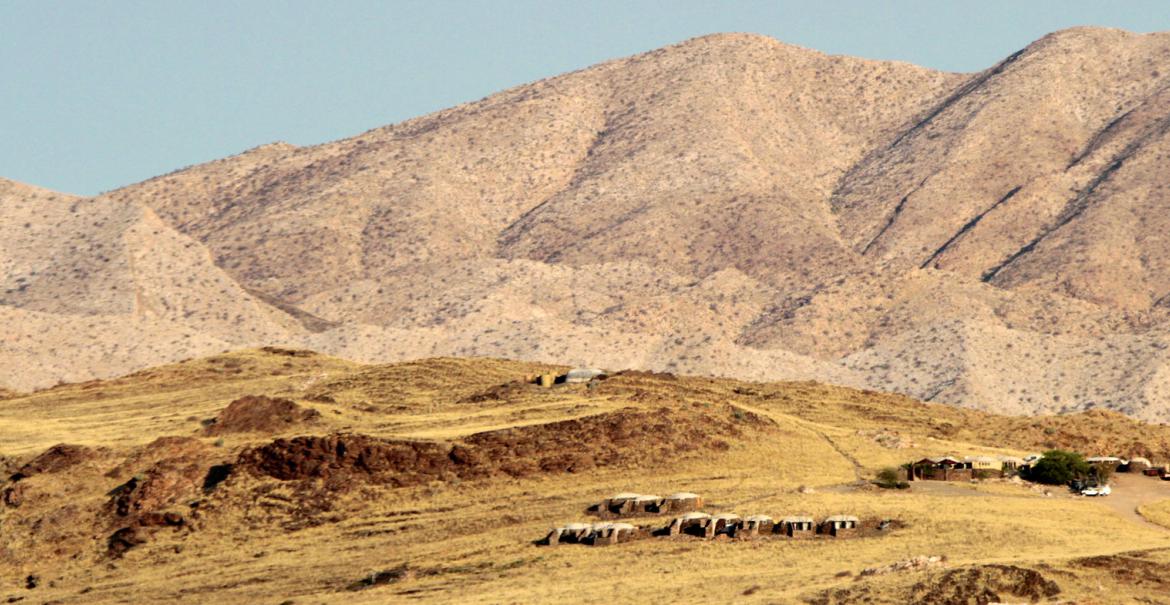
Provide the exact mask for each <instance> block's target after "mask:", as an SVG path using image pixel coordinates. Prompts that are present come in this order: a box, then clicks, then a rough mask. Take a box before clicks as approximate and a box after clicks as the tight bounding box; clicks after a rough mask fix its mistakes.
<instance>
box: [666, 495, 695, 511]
mask: <svg viewBox="0 0 1170 605" xmlns="http://www.w3.org/2000/svg"><path fill="white" fill-rule="evenodd" d="M663 506H664V510H666V511H670V512H672V513H684V512H689V511H695V510H699V509H700V508H703V497H702V496H700V495H699V494H692V493H691V492H678V493H674V494H671V495H669V496H667V497H666V498H665V502H664V503H663Z"/></svg>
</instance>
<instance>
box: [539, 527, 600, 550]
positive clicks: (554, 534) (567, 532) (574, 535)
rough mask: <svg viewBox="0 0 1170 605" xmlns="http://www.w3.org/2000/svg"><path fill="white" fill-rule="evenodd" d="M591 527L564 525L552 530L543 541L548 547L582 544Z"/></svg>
mask: <svg viewBox="0 0 1170 605" xmlns="http://www.w3.org/2000/svg"><path fill="white" fill-rule="evenodd" d="M592 529H593V526H592V525H589V524H588V523H566V524H564V525H562V526H560V527H556V528H553V530H552V531H550V532H549V534H548V537H547V538H545V541H546V542H547V544H548V545H549V546H556V545H557V544H582V543H584V542H585V540H586V538H588V537H589V534H590V532H591V531H592Z"/></svg>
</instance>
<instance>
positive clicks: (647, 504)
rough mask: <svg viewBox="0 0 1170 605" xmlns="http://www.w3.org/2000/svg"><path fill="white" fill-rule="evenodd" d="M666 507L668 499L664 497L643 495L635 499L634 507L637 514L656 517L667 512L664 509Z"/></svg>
mask: <svg viewBox="0 0 1170 605" xmlns="http://www.w3.org/2000/svg"><path fill="white" fill-rule="evenodd" d="M665 506H666V498H663V497H662V496H655V495H652V494H642V495H640V496H638V497H637V498H634V504H633V506H632V508H633V512H635V513H646V514H653V515H656V514H658V513H661V512H665V511H664V510H663V508H664V507H665Z"/></svg>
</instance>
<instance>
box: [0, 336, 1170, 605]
mask: <svg viewBox="0 0 1170 605" xmlns="http://www.w3.org/2000/svg"><path fill="white" fill-rule="evenodd" d="M560 369H564V368H559V367H556V366H549V365H542V364H534V363H521V362H512V361H502V360H495V359H454V358H442V359H432V360H424V361H417V362H409V363H402V364H394V365H382V366H378V365H362V364H357V363H352V362H349V361H345V360H342V359H337V358H333V357H328V356H324V355H318V354H314V353H309V352H301V351H291V350H280V349H270V350H249V351H242V352H236V353H226V354H223V355H218V356H215V357H210V358H203V359H198V360H191V361H187V362H183V363H179V364H175V365H170V366H162V367H158V368H153V369H150V370H146V371H143V372H139V373H137V374H133V375H130V376H127V377H124V378H120V379H115V380H108V381H100V382H90V383H84V384H73V385H64V386H59V387H56V388H53V389H49V390H45V391H40V392H37V393H34V394H31V395H22V396H17V397H15V398H10V399H5V400H0V471H3V476H4V478H6V479H8V478H9V477H18V480H12V479H8V480H7V481H6V482H4V483H0V599H7V600H8V601H9V602H27V603H43V602H58V603H144V602H162V601H170V602H178V603H209V602H215V603H272V604H274V605H275V604H278V603H306V604H307V603H342V602H344V603H347V604H356V603H385V602H459V603H533V602H569V603H612V602H633V601H643V600H649V599H653V600H656V601H662V600H669V601H672V602H730V601H736V602H759V603H804V602H807V603H847V602H858V601H866V602H873V603H905V602H934V603H987V602H993V601H1008V602H1020V601H1024V602H1027V601H1032V600H1036V601H1041V602H1049V601H1051V602H1080V603H1133V602H1143V600H1144V602H1162V601H1164V600H1165V598H1166V597H1165V595H1166V594H1167V589H1168V588H1170V578H1167V577H1166V575H1165V574H1164V573H1163V572H1162V571H1161V570H1164V569H1165V566H1166V564H1167V563H1170V531H1168V530H1162V529H1160V528H1158V527H1156V526H1153V525H1150V524H1143V523H1139V522H1135V520H1133V519H1130V518H1127V517H1125V516H1123V515H1120V514H1118V513H1117V512H1115V511H1114V510H1113V509H1111V508H1110V507H1108V506H1105V505H1104V504H1103V503H1102V502H1100V501H1094V500H1092V499H1086V498H1077V497H1072V496H1070V495H1068V494H1066V493H1064V492H1063V491H1061V490H1056V489H1054V490H1050V491H1049V494H1047V495H1046V494H1045V491H1044V490H1041V489H1033V488H1032V487H1030V486H1028V485H1027V484H1019V483H1011V482H1007V481H987V482H981V483H977V484H965V483H963V484H960V483H954V484H941V483H929V484H928V483H923V482H918V483H915V484H914V485H913V486H912V487H911V489H909V490H902V491H899V490H893V491H886V490H880V489H877V488H876V487H873V486H872V485H870V484H869V483H868V481H869V480H870V479H872V477H873V476H874V474H875V473H876V472H877V471H878V470H880V469H881V468H883V467H886V466H892V465H896V464H900V463H902V462H906V461H909V460H911V459H914V458H916V457H921V456H926V455H936V454H943V453H956V454H960V455H973V454H980V453H986V454H996V453H1011V454H1024V453H1028V452H1033V451H1039V450H1041V449H1044V448H1046V447H1054V446H1062V447H1074V448H1077V449H1082V450H1086V453H1090V454H1094V453H1105V452H1106V451H1109V452H1116V453H1123V454H1129V453H1131V452H1130V450H1131V449H1132V450H1133V451H1134V452H1141V453H1144V454H1146V455H1148V456H1152V457H1155V458H1160V459H1163V460H1165V459H1166V458H1167V457H1170V446H1168V444H1170V427H1167V426H1164V425H1147V424H1141V423H1138V422H1136V421H1132V420H1128V419H1124V418H1122V417H1120V416H1115V415H1113V414H1103V413H1088V414H1076V415H1068V416H1060V417H1041V418H1016V417H1001V416H994V415H990V414H985V413H981V412H976V411H971V410H964V409H956V408H953V407H947V406H942V405H933V404H924V403H920V402H917V401H914V400H911V399H908V398H905V397H902V396H896V395H888V394H883V393H876V392H868V391H858V390H853V389H847V388H841V387H833V386H827V385H821V384H816V383H749V382H742V381H734V380H723V379H710V378H694V377H681V376H679V377H676V376H672V375H669V374H650V373H641V372H625V373H616V374H613V375H611V376H610V377H609V378H608V379H606V380H604V381H600V382H597V383H595V384H594V385H593V386H592V387H590V386H586V385H560V386H556V387H554V388H550V389H546V388H541V387H539V386H537V385H532V384H526V383H525V382H524V378H525V377H526V376H528V375H532V374H536V373H539V372H543V371H551V370H560ZM247 395H254V396H262V397H257V398H253V399H254V401H255V402H259V403H250V404H235V409H236V412H235V413H234V414H222V415H221V412H222V411H223V410H224V409H225V408H226V407H228V405H229V404H230V403H231V402H233V401H237V400H240V399H241V398H242V397H244V396H247ZM267 398H271V399H267ZM282 400H287V402H282ZM253 406H254V407H253ZM217 418H218V419H219V420H218V421H217V422H212V421H213V420H214V419H217ZM160 437H161V438H163V439H160ZM296 437H300V439H294V438H296ZM61 443H67V444H71V445H74V446H78V447H72V448H60V447H54V446H56V445H57V444H61ZM420 444H421V445H420ZM449 444H455V449H450V450H449V451H448V446H449ZM1092 448H1098V449H1100V450H1101V451H1088V450H1089V449H1092ZM1123 448H1124V451H1122V450H1123ZM46 451H47V452H48V453H46ZM435 452H439V453H438V454H436V453H435ZM227 465H232V466H230V467H228V466H227ZM1150 481H1151V482H1156V480H1150ZM1151 485H1156V486H1157V488H1164V491H1165V497H1166V498H1170V482H1156V483H1152V484H1151ZM1151 489H1153V488H1151ZM620 491H636V492H640V493H656V494H666V493H671V492H676V491H693V492H697V493H700V494H703V495H704V496H705V498H706V501H707V505H706V507H705V510H707V511H708V512H737V513H739V514H742V515H748V514H755V513H763V514H768V515H771V516H773V517H780V516H783V515H786V514H796V513H800V514H809V515H813V516H815V517H818V518H820V517H824V516H827V515H830V514H836V513H843V514H852V515H856V516H859V517H861V518H863V519H892V520H895V521H896V523H895V525H894V529H892V530H891V531H889V532H888V533H885V534H882V535H875V536H867V537H860V538H856V539H853V540H831V539H817V540H812V541H789V540H784V539H779V538H767V539H757V540H752V541H746V540H728V539H716V540H710V541H707V540H701V539H697V538H689V537H682V538H653V539H647V540H642V541H635V542H630V543H625V544H617V545H613V546H605V547H589V546H582V545H561V546H557V547H555V548H549V547H541V546H537V545H535V544H534V541H536V540H537V539H539V538H541V537H543V536H544V535H545V534H546V533H547V532H548V530H549V528H550V527H553V526H554V525H556V524H559V523H564V522H570V521H589V520H590V517H589V516H587V515H586V513H585V509H586V507H587V506H589V505H591V504H593V503H596V502H597V501H599V500H600V499H602V498H604V497H606V496H609V495H611V494H613V493H615V492H620ZM1168 506H1170V500H1165V501H1162V502H1150V503H1147V504H1145V505H1143V510H1142V512H1143V514H1145V515H1146V516H1147V517H1148V518H1149V519H1151V520H1153V521H1155V522H1159V523H1165V524H1167V525H1168V526H1170V521H1168V520H1170V512H1167V511H1170V508H1168ZM634 522H635V523H639V524H647V525H649V524H659V525H663V524H665V522H666V520H664V519H658V518H653V517H643V518H639V519H637V520H636V521H634ZM919 555H926V556H942V557H945V560H944V561H942V562H941V564H938V565H935V566H932V567H930V568H927V569H912V570H907V571H897V572H892V573H882V574H873V575H863V574H862V571H863V570H865V569H867V568H879V567H882V566H886V565H890V564H894V563H897V562H899V561H904V560H907V559H911V558H913V557H917V556H919ZM30 580H31V581H30ZM32 584H35V587H33V588H29V586H30V585H32ZM1159 599H1161V600H1162V601H1159Z"/></svg>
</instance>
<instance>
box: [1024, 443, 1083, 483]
mask: <svg viewBox="0 0 1170 605" xmlns="http://www.w3.org/2000/svg"><path fill="white" fill-rule="evenodd" d="M1093 475H1094V471H1093V467H1092V466H1091V465H1090V464H1089V463H1088V462H1085V457H1084V456H1082V455H1080V454H1078V453H1076V452H1067V451H1064V450H1049V451H1047V452H1044V457H1043V458H1041V459H1039V460H1037V461H1036V463H1035V464H1033V465H1032V468H1030V469H1028V473H1027V477H1025V478H1026V479H1028V480H1029V481H1034V482H1036V483H1047V484H1049V485H1067V484H1069V483H1072V482H1073V481H1084V480H1085V479H1088V478H1089V477H1090V476H1093Z"/></svg>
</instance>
